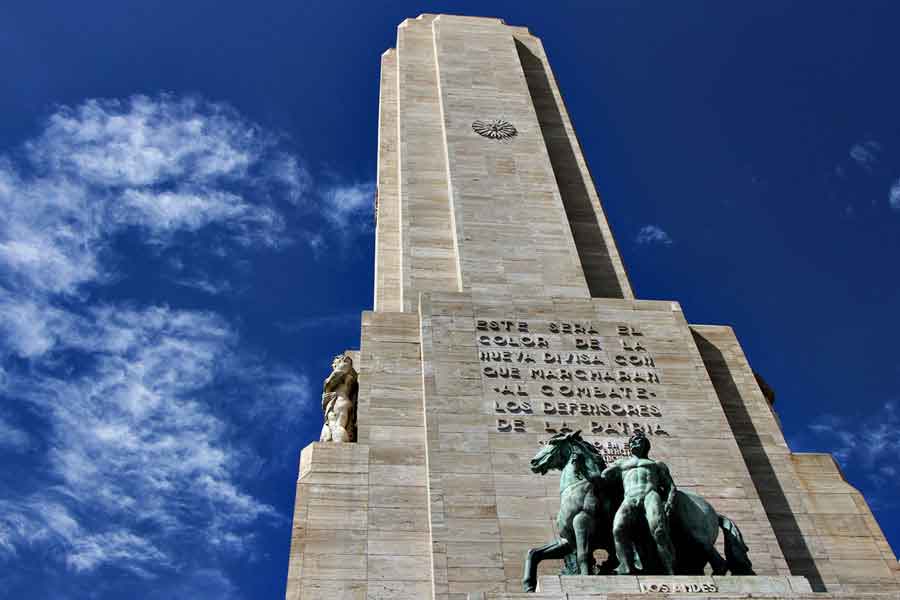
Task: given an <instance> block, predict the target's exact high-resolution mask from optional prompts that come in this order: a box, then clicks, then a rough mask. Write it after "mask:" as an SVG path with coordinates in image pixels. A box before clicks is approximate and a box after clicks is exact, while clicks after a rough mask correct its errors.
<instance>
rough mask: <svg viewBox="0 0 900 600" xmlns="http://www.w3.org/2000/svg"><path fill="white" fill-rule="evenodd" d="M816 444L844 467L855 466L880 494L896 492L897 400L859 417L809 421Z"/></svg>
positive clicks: (899, 425) (824, 417) (899, 420)
mask: <svg viewBox="0 0 900 600" xmlns="http://www.w3.org/2000/svg"><path fill="white" fill-rule="evenodd" d="M808 430H809V431H810V432H811V433H812V434H813V436H814V438H815V439H816V445H819V444H824V445H825V446H826V448H827V449H828V450H829V451H830V452H831V453H832V454H833V455H834V457H835V458H836V459H837V460H838V462H839V463H841V466H842V467H844V468H845V469H847V470H850V469H852V470H854V471H855V472H856V473H859V474H860V475H862V477H864V478H865V479H866V481H867V483H868V484H869V485H872V486H873V487H874V488H875V489H877V490H879V491H880V492H881V495H885V494H887V495H896V493H897V491H898V490H897V485H896V483H895V482H896V475H897V470H896V467H895V466H894V462H895V461H894V458H895V457H896V456H897V455H898V453H900V403H898V402H887V403H885V404H884V405H883V406H882V407H881V410H880V411H878V413H877V414H872V415H869V416H866V417H862V418H853V417H848V416H838V415H833V414H827V415H822V416H820V417H818V418H816V419H815V420H814V421H813V422H812V423H810V424H809V425H808Z"/></svg>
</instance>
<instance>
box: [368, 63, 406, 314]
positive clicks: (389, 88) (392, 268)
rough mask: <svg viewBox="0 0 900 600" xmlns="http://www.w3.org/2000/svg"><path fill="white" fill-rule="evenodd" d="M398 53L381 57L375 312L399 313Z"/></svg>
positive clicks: (400, 305) (400, 306) (400, 307)
mask: <svg viewBox="0 0 900 600" xmlns="http://www.w3.org/2000/svg"><path fill="white" fill-rule="evenodd" d="M397 170H398V161H397V52H396V51H395V50H394V49H390V50H388V51H387V52H385V53H384V54H383V55H382V56H381V94H380V96H379V102H378V172H377V175H376V190H377V192H376V193H377V196H376V217H375V218H376V220H375V299H374V308H375V310H376V311H401V310H403V306H402V304H401V298H400V295H401V281H400V279H401V274H400V271H401V259H402V256H401V242H400V235H401V231H400V230H401V228H400V198H399V194H398V190H397Z"/></svg>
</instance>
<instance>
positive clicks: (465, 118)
mask: <svg viewBox="0 0 900 600" xmlns="http://www.w3.org/2000/svg"><path fill="white" fill-rule="evenodd" d="M377 184H378V185H377V189H378V192H377V209H376V210H377V213H376V214H377V226H376V252H375V261H376V264H375V298H374V310H373V311H369V312H365V313H364V314H363V318H362V332H361V341H360V348H359V351H358V352H357V351H348V352H346V353H345V354H344V355H343V356H341V357H338V358H337V359H336V360H335V363H334V365H335V366H334V372H333V373H332V374H331V375H330V376H329V377H328V379H327V380H326V382H325V386H324V394H323V411H324V413H325V426H324V428H323V437H322V439H323V440H325V441H321V442H315V443H312V444H310V445H309V446H307V447H306V448H305V449H304V450H303V452H302V455H301V460H300V473H299V479H298V482H297V496H296V508H295V515H294V523H293V537H292V545H291V556H290V567H289V574H288V583H287V599H288V600H298V599H304V600H306V599H312V598H329V599H330V598H352V599H376V598H378V599H382V598H384V599H387V598H397V599H430V598H434V599H436V600H464V599H475V598H485V599H501V598H528V597H533V596H530V595H526V594H525V593H524V592H523V568H524V567H523V563H524V561H525V558H526V556H530V557H531V558H532V559H534V562H535V564H536V563H537V561H539V560H540V565H539V566H538V571H537V575H538V576H537V578H536V581H537V588H538V590H537V591H538V593H539V594H543V595H540V596H539V597H543V598H553V599H564V598H573V599H574V598H576V597H577V598H578V599H582V600H587V599H590V598H594V599H597V600H599V599H601V598H606V597H607V595H608V594H611V593H616V594H626V595H627V594H630V593H633V594H635V595H640V594H642V593H646V592H659V593H662V594H665V593H667V592H677V593H689V594H691V595H693V596H695V597H698V598H703V597H706V598H714V597H720V596H718V595H717V594H734V595H731V596H728V597H730V598H733V597H750V596H749V595H750V594H753V597H754V598H757V597H763V598H816V597H822V594H821V592H830V593H833V594H837V595H838V596H840V597H846V598H869V597H871V598H882V597H891V598H897V597H898V594H900V570H898V563H897V559H896V557H895V556H894V555H893V553H892V551H891V549H890V547H889V546H888V544H887V542H886V540H885V538H884V536H883V534H882V532H881V530H880V528H879V526H878V524H877V523H876V521H875V519H874V518H873V516H872V514H871V512H870V510H869V508H868V506H867V504H866V502H865V500H864V499H863V498H862V496H861V495H860V494H859V493H858V492H857V491H856V490H855V489H854V488H853V487H851V486H850V485H849V484H848V483H847V482H846V481H844V479H843V477H842V475H841V473H840V471H839V469H838V467H837V466H836V464H835V463H834V461H833V459H832V458H831V456H830V455H827V454H798V453H793V452H791V450H790V449H789V447H788V445H787V443H786V442H785V439H784V436H783V434H782V432H781V429H780V426H779V423H778V419H777V417H776V415H775V413H774V411H773V408H772V394H771V392H770V391H769V389H768V387H767V386H765V384H763V383H761V382H760V380H759V379H758V378H757V376H756V375H755V374H754V372H753V371H752V370H751V368H750V365H749V363H748V361H747V359H746V357H745V356H744V354H743V352H742V350H741V347H740V344H739V343H738V341H737V339H736V338H735V335H734V333H733V332H732V330H731V329H730V328H729V327H726V326H713V325H691V324H689V323H688V322H687V321H686V320H685V317H684V315H683V313H682V311H681V308H680V306H679V304H678V303H677V302H670V301H653V300H640V299H635V298H634V295H633V293H632V290H631V286H630V284H629V281H628V277H627V274H626V272H625V268H624V266H623V264H622V260H621V258H620V256H619V252H618V250H617V248H616V244H615V240H614V239H613V236H612V233H611V231H610V228H609V225H608V223H607V220H606V217H605V215H604V213H603V209H602V207H601V204H600V200H599V198H598V196H597V192H596V189H595V186H594V182H593V180H592V179H591V175H590V172H589V170H588V168H587V164H586V163H585V160H584V156H583V154H582V152H581V148H580V146H579V143H578V140H577V138H576V136H575V132H574V130H573V128H572V123H571V121H570V119H569V115H568V113H567V112H566V108H565V105H564V103H563V101H562V97H561V95H560V92H559V89H558V87H557V84H556V80H555V79H554V76H553V73H552V71H551V69H550V65H549V63H548V61H547V57H546V54H545V53H544V50H543V47H542V45H541V42H540V40H539V39H538V38H537V37H535V36H534V35H532V34H531V33H529V31H528V29H526V28H524V27H512V26H508V25H505V24H504V23H503V22H502V21H501V20H499V19H491V18H472V17H460V16H450V15H421V16H419V17H418V18H415V19H407V20H406V21H404V22H403V23H401V24H400V26H399V27H398V29H397V45H396V49H391V50H388V51H387V52H385V53H384V55H383V56H382V63H381V100H380V107H379V146H378V182H377ZM579 431H580V434H576V433H575V432H579ZM648 448H652V450H651V452H652V456H650V457H649V458H648V457H647V451H646V450H647V449H648ZM560 453H561V454H560ZM532 457H535V458H534V460H532ZM616 461H619V462H616ZM629 461H630V462H629ZM641 461H643V462H641ZM557 468H558V469H563V474H562V477H563V485H562V486H561V485H560V478H559V477H557V476H556V475H557V474H556V473H555V472H553V473H551V471H554V470H555V469H557ZM592 469H593V470H592ZM601 471H602V474H601ZM543 472H546V473H547V474H546V475H541V473H543ZM566 477H571V481H567V480H566V479H565V478H566ZM648 482H649V483H648ZM642 485H643V486H644V487H643V488H641V487H640V486H642ZM616 486H618V487H616ZM574 490H581V492H580V493H583V494H586V496H580V497H579V502H580V503H579V504H578V505H577V507H576V509H574V510H575V511H576V512H578V511H581V512H584V513H585V514H584V515H576V517H575V519H574V521H573V522H575V523H576V525H577V527H576V529H577V531H579V532H586V533H585V535H587V534H588V533H590V535H592V536H593V537H592V538H591V539H592V540H593V542H591V543H592V544H594V545H591V546H590V547H589V549H588V550H584V549H583V548H581V546H580V544H581V539H582V537H581V533H579V534H578V536H577V538H578V541H577V543H576V540H575V537H574V534H571V532H570V530H569V529H567V527H568V525H566V524H565V522H564V521H565V519H563V518H562V514H563V513H564V512H565V510H563V509H566V510H568V509H567V508H566V507H567V503H566V502H563V503H562V506H561V500H560V497H561V494H562V496H563V498H566V499H569V498H571V497H572V496H571V494H572V493H574ZM610 490H613V491H610ZM614 490H618V494H619V495H618V496H616V492H615V491H614ZM667 490H668V491H667ZM676 490H677V493H676ZM567 494H568V496H567ZM622 494H624V497H625V500H624V501H623V500H622ZM584 498H588V499H590V498H593V499H594V500H596V502H593V501H591V502H588V501H587V500H584ZM629 498H631V500H629ZM692 499H695V500H692ZM567 501H568V500H567ZM592 502H593V503H592ZM629 502H631V503H632V504H631V505H629V504H628V503H629ZM663 502H665V505H664V504H663ZM588 505H590V506H589V507H588ZM622 505H628V506H632V505H633V506H634V507H635V508H634V509H633V510H631V509H628V510H631V512H628V511H627V510H625V509H622V510H618V508H621V506H622ZM694 505H696V506H702V507H707V508H704V510H706V511H707V513H706V514H710V515H712V517H711V518H712V519H713V520H712V523H713V527H712V529H710V530H709V531H706V534H708V535H707V538H702V536H700V535H699V534H698V533H697V532H698V531H700V528H699V525H696V523H694V522H692V521H690V519H689V518H688V517H687V516H685V515H687V513H686V512H685V511H686V510H688V508H689V506H694ZM586 507H588V508H586ZM573 514H574V513H573ZM622 515H624V516H622ZM626 517H627V518H626ZM614 518H615V519H616V521H615V523H616V525H615V527H613V520H614ZM585 523H587V524H585ZM686 523H687V524H688V525H686ZM667 524H668V525H667ZM716 524H718V527H717V525H716ZM579 528H580V529H579ZM642 528H643V530H644V531H645V533H641V531H642ZM719 529H721V532H720V531H719ZM666 531H668V532H670V533H671V537H670V538H669V537H666V535H668V534H666V533H665V532H666ZM688 534H689V535H688ZM686 535H687V537H685V536H686ZM641 536H643V537H641ZM660 536H662V537H660ZM679 536H681V537H679ZM691 536H693V537H691ZM688 537H690V538H691V540H693V542H691V543H688V542H689V541H690V540H688ZM567 538H568V539H567ZM701 538H702V539H701ZM585 539H587V538H585ZM648 540H649V541H650V542H652V541H653V540H656V542H657V544H656V546H653V544H652V543H650V545H647V543H645V542H647V541H648ZM686 540H687V541H686ZM704 540H707V541H708V544H706V542H704ZM613 542H615V544H614V543H613ZM631 542H634V545H633V550H634V552H631V557H630V558H627V555H628V553H629V552H630V551H631V550H629V548H632V546H630V545H629V544H631ZM694 542H696V543H694ZM642 543H643V544H644V545H643V546H642V545H641V544H642ZM691 544H694V545H691ZM704 544H706V545H704ZM595 545H596V547H597V548H600V549H599V550H598V551H597V552H594V553H593V558H592V557H591V556H590V554H591V552H592V551H593V549H594V547H595ZM667 545H669V546H671V548H672V551H673V552H674V559H673V558H672V557H671V556H669V557H668V558H667V556H668V555H667V554H666V551H665V547H668V546H667ZM533 548H536V549H538V550H537V551H535V552H532V553H531V554H529V550H530V549H533ZM647 548H650V549H649V550H647ZM747 548H749V551H747ZM657 549H658V551H657ZM617 552H618V553H617ZM623 552H624V554H623ZM654 556H656V557H658V558H661V560H658V561H656V562H655V563H654V558H653V557H654ZM717 556H718V559H717V558H716V557H717ZM722 556H724V557H725V558H724V559H723V558H722ZM623 557H626V558H625V559H623V560H620V561H618V564H619V566H618V567H617V571H616V572H617V573H618V574H613V572H612V571H609V570H607V571H603V569H604V565H607V566H611V565H614V564H615V563H616V561H615V559H616V558H623ZM635 557H637V558H638V559H639V560H637V561H636V562H635V561H634V560H632V559H634V558H635ZM541 559H544V560H541ZM744 559H745V560H744ZM595 562H596V563H598V564H596V565H595V564H594V563H595ZM726 563H727V564H726ZM751 563H752V566H751ZM707 564H708V565H709V566H706V565H707ZM654 565H655V566H654ZM667 565H668V566H667ZM704 569H705V571H704ZM561 570H564V571H565V572H567V573H578V574H577V575H563V576H560V572H561ZM595 572H603V573H605V574H603V575H595V574H594V573H595ZM687 572H691V573H693V574H692V575H686V574H685V573H687ZM704 572H705V573H706V574H705V575H701V574H700V573H704ZM723 572H727V573H729V574H728V575H721V574H720V573H723ZM588 573H590V574H588ZM669 573H674V575H670V574H669ZM751 573H752V575H751ZM525 576H526V577H525V587H528V577H527V571H526V572H525ZM620 597H622V596H618V595H617V596H616V598H620ZM656 597H660V596H656ZM678 597H679V598H681V597H683V596H678Z"/></svg>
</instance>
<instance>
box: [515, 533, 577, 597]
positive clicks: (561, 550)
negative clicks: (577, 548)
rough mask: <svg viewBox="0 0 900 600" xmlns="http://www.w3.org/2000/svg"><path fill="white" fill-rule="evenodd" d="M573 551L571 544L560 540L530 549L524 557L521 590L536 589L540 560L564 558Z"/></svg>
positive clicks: (530, 590)
mask: <svg viewBox="0 0 900 600" xmlns="http://www.w3.org/2000/svg"><path fill="white" fill-rule="evenodd" d="M572 550H573V548H572V544H571V543H569V542H568V541H566V540H563V539H560V540H556V541H555V542H550V543H549V544H547V545H546V546H541V547H539V548H532V549H531V550H529V551H528V555H527V556H526V557H525V574H524V575H523V576H522V589H524V590H525V591H526V592H533V591H534V590H535V588H536V587H537V568H538V564H540V562H541V561H542V560H549V559H553V558H564V557H565V556H566V555H567V554H569V553H570V552H571V551H572Z"/></svg>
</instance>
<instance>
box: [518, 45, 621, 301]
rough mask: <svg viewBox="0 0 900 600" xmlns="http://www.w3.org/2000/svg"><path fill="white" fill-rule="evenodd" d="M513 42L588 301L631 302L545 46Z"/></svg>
mask: <svg viewBox="0 0 900 600" xmlns="http://www.w3.org/2000/svg"><path fill="white" fill-rule="evenodd" d="M514 36H515V40H516V49H517V51H518V53H519V58H520V60H521V64H522V69H523V71H524V74H525V79H526V81H527V82H528V89H529V91H530V94H531V98H532V102H533V103H534V108H535V111H536V113H537V117H538V120H539V121H540V125H541V133H542V135H543V138H544V142H545V143H546V145H547V151H548V153H549V155H550V162H551V164H552V165H553V171H554V174H555V176H556V181H557V185H558V186H559V192H560V194H561V196H562V200H563V205H564V206H565V209H566V214H567V216H568V220H569V225H570V226H571V229H572V236H573V237H574V239H575V245H576V246H577V247H578V254H579V257H580V259H581V264H582V267H583V269H584V275H585V278H586V279H587V282H588V286H589V287H590V290H591V296H592V297H594V298H624V299H631V298H634V294H633V292H632V289H631V283H630V282H629V280H628V274H627V272H626V270H625V266H624V264H623V262H622V259H621V256H620V255H619V250H618V248H617V247H616V241H615V238H614V237H613V234H612V230H611V229H610V226H609V222H608V221H607V219H606V215H605V214H604V212H603V206H602V203H601V202H600V197H599V196H598V194H597V190H596V187H595V185H594V180H593V178H592V177H591V173H590V170H589V168H588V166H587V162H586V161H585V159H584V153H583V152H582V149H581V144H580V143H579V141H578V137H577V136H576V134H575V129H574V127H573V126H572V122H571V120H570V118H569V113H568V111H567V110H566V106H565V102H564V101H563V97H562V94H561V93H560V91H559V86H558V85H557V82H556V78H555V76H554V75H553V70H552V69H551V68H550V63H549V61H548V60H547V55H546V53H545V52H544V46H543V44H542V43H541V40H540V39H539V38H537V37H535V36H533V35H530V34H529V33H528V32H527V31H518V30H517V31H516V32H515V34H514Z"/></svg>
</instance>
